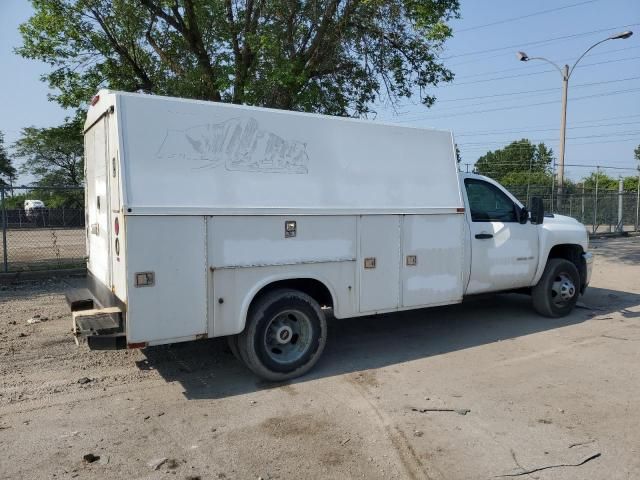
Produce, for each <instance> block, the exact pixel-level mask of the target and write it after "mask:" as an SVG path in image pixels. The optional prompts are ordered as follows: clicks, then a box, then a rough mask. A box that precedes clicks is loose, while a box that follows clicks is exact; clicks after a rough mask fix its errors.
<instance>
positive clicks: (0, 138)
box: [0, 132, 17, 185]
mask: <svg viewBox="0 0 640 480" xmlns="http://www.w3.org/2000/svg"><path fill="white" fill-rule="evenodd" d="M16 174H17V172H16V169H15V167H14V166H13V162H12V161H11V157H9V153H8V152H7V148H6V146H5V144H4V133H2V132H0V185H13V182H14V181H15V179H16Z"/></svg>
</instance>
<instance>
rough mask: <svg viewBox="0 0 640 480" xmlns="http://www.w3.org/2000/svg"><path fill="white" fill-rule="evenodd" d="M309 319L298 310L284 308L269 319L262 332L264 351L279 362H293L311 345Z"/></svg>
mask: <svg viewBox="0 0 640 480" xmlns="http://www.w3.org/2000/svg"><path fill="white" fill-rule="evenodd" d="M311 332H312V327H311V319H310V318H309V317H308V316H307V315H306V314H304V313H302V312H301V311H299V310H285V311H283V312H281V313H279V314H278V315H276V316H275V317H273V318H272V319H271V321H270V322H269V324H268V325H267V328H266V330H265V334H264V347H265V352H266V353H267V355H268V356H269V358H270V359H271V360H273V361H274V362H277V363H280V364H289V363H294V362H297V361H298V360H300V358H302V357H303V356H304V354H305V353H307V351H308V349H309V347H310V345H311Z"/></svg>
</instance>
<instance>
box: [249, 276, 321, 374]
mask: <svg viewBox="0 0 640 480" xmlns="http://www.w3.org/2000/svg"><path fill="white" fill-rule="evenodd" d="M326 339H327V322H326V319H325V316H324V313H322V310H321V309H320V306H319V305H318V302H316V301H315V300H314V299H313V298H311V297H310V296H309V295H307V294H305V293H302V292H299V291H297V290H289V289H286V290H285V289H282V290H274V291H273V292H270V293H267V294H266V295H265V296H264V297H262V298H260V299H259V300H257V302H256V303H255V305H252V307H251V309H250V311H249V315H248V318H247V325H246V327H245V329H244V331H243V332H242V333H240V334H239V335H238V350H239V353H240V356H241V357H242V359H243V361H244V363H245V364H246V365H247V366H248V367H249V368H250V369H251V371H253V372H254V373H255V374H256V375H258V376H260V377H262V378H264V379H266V380H271V381H283V380H288V379H290V378H294V377H297V376H300V375H302V374H304V373H306V372H307V371H308V370H309V369H311V367H313V366H314V365H315V363H316V362H317V361H318V359H319V358H320V355H321V354H322V351H323V350H324V346H325V343H326Z"/></svg>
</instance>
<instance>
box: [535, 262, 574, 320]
mask: <svg viewBox="0 0 640 480" xmlns="http://www.w3.org/2000/svg"><path fill="white" fill-rule="evenodd" d="M579 295H580V274H579V273H578V269H577V268H576V266H575V265H574V264H573V263H571V262H570V261H569V260H565V259H564V258H552V259H550V260H549V261H547V265H546V266H545V268H544V272H543V273H542V277H541V278H540V281H539V282H538V284H537V285H536V286H535V287H533V290H532V291H531V297H532V298H533V308H535V310H536V311H537V312H538V313H539V314H540V315H544V316H545V317H552V318H557V317H564V316H565V315H569V313H571V310H573V307H575V305H576V302H577V301H578V296H579Z"/></svg>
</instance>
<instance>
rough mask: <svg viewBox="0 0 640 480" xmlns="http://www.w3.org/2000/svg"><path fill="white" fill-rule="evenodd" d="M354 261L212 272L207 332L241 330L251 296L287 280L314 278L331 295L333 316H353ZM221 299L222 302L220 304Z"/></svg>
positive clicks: (220, 332)
mask: <svg viewBox="0 0 640 480" xmlns="http://www.w3.org/2000/svg"><path fill="white" fill-rule="evenodd" d="M355 268H356V267H355V262H353V261H351V262H332V263H308V264H298V265H279V266H268V267H252V268H224V269H220V270H214V272H213V273H212V274H210V275H211V276H212V277H213V282H212V284H213V286H212V287H210V288H211V289H210V298H209V305H210V306H211V309H210V319H209V321H210V323H209V331H210V332H211V331H213V335H214V336H216V337H218V336H222V335H233V334H236V333H240V332H241V331H242V330H243V329H244V322H245V316H246V311H247V309H248V307H249V304H250V302H251V300H252V299H253V298H254V295H255V294H256V293H257V292H258V291H259V290H260V289H261V288H262V287H264V286H265V285H268V284H269V283H272V282H274V281H278V280H285V279H291V278H314V279H316V280H318V281H320V282H322V283H323V284H324V285H325V286H326V287H327V288H328V289H329V291H330V292H331V293H332V296H333V299H334V302H335V303H334V312H333V313H334V315H335V316H336V317H337V318H345V317H350V316H353V315H355V314H356V313H357V311H356V303H357V302H356V300H357V299H356V293H355V292H356V289H355V275H356V272H355ZM220 299H222V303H220Z"/></svg>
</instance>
